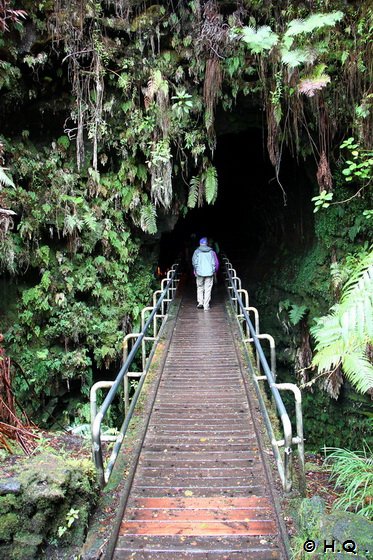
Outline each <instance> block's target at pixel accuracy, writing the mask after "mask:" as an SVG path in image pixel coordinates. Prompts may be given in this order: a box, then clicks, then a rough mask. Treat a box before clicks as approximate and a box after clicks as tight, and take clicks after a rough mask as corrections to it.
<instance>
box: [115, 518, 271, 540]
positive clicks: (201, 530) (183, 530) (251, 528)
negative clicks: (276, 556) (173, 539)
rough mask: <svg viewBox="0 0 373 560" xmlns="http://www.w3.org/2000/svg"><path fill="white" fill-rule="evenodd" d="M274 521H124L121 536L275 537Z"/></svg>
mask: <svg viewBox="0 0 373 560" xmlns="http://www.w3.org/2000/svg"><path fill="white" fill-rule="evenodd" d="M276 533H277V531H276V524H275V523H274V521H261V520H253V521H250V522H246V521H203V522H199V521H177V520H171V519H170V520H167V521H157V520H155V521H123V522H122V524H121V528H120V535H186V536H198V535H209V536H224V535H275V534H276Z"/></svg>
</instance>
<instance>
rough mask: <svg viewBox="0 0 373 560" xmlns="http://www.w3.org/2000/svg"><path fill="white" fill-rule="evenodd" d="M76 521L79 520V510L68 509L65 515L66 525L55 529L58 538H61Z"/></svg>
mask: <svg viewBox="0 0 373 560" xmlns="http://www.w3.org/2000/svg"><path fill="white" fill-rule="evenodd" d="M77 519H79V510H78V509H74V508H70V509H69V511H68V512H67V514H66V524H65V525H60V526H59V527H58V529H57V535H58V536H59V538H61V537H63V535H64V534H65V533H66V532H67V531H68V530H69V529H70V527H72V525H73V524H74V522H75V521H76V520H77Z"/></svg>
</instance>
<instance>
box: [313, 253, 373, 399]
mask: <svg viewBox="0 0 373 560" xmlns="http://www.w3.org/2000/svg"><path fill="white" fill-rule="evenodd" d="M372 260H373V251H371V252H370V254H368V255H367V256H365V257H364V258H363V259H362V260H361V262H360V263H359V264H358V266H357V267H356V270H355V272H354V273H353V274H352V276H351V278H350V280H349V281H348V282H347V283H346V284H345V286H344V288H343V290H342V297H341V303H339V304H336V305H335V306H333V308H332V309H331V313H330V314H329V315H326V316H324V317H321V318H319V319H318V320H317V323H316V325H314V326H313V327H312V328H311V334H312V335H313V336H314V337H315V339H316V342H317V344H316V354H315V356H314V358H313V362H312V363H313V365H315V366H317V367H318V370H319V372H321V373H322V372H325V371H328V370H330V369H332V368H333V367H335V366H336V364H338V362H339V363H341V364H342V369H343V373H344V374H345V375H346V377H347V378H348V379H349V380H350V381H351V383H352V384H353V385H354V387H355V389H356V390H357V391H360V392H366V391H367V390H368V389H370V388H372V387H373V366H372V364H371V363H370V362H369V360H368V357H367V355H366V349H367V345H368V344H372V342H373V318H372V317H373V266H372V265H371V263H372Z"/></svg>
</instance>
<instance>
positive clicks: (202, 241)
mask: <svg viewBox="0 0 373 560" xmlns="http://www.w3.org/2000/svg"><path fill="white" fill-rule="evenodd" d="M199 244H200V245H207V237H201V239H200V240H199Z"/></svg>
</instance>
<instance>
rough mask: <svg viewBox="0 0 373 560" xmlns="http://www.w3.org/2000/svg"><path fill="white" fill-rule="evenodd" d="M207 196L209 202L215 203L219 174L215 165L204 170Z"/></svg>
mask: <svg viewBox="0 0 373 560" xmlns="http://www.w3.org/2000/svg"><path fill="white" fill-rule="evenodd" d="M203 182H204V186H205V198H206V202H207V203H208V204H213V203H214V202H215V200H216V197H217V196H218V175H217V172H216V169H215V167H214V166H213V165H210V166H209V167H208V168H207V169H206V170H205V171H204V172H203Z"/></svg>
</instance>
